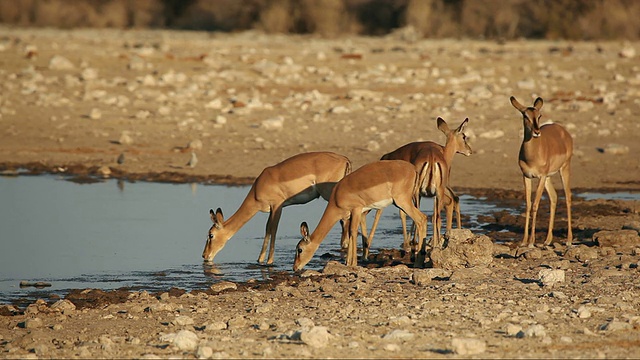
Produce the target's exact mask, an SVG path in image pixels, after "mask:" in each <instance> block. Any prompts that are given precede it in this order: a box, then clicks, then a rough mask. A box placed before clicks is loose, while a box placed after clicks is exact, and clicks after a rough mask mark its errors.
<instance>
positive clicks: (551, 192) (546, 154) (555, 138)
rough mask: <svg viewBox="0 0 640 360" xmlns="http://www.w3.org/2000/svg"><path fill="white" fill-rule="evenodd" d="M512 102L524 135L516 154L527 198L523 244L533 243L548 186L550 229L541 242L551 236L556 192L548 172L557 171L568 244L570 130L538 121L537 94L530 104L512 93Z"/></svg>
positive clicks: (540, 102)
mask: <svg viewBox="0 0 640 360" xmlns="http://www.w3.org/2000/svg"><path fill="white" fill-rule="evenodd" d="M510 100H511V105H513V107H515V108H516V109H517V110H518V111H520V113H522V119H523V126H524V137H523V139H522V145H521V146H520V154H519V155H518V164H519V165H520V170H522V178H523V180H524V195H525V202H526V206H527V209H526V212H525V225H524V237H523V238H522V245H523V246H529V247H533V244H534V243H535V233H536V215H537V213H538V206H539V205H540V198H541V197H542V191H543V188H544V189H546V190H547V195H548V196H549V203H550V215H549V229H548V231H547V238H546V240H545V241H544V245H549V244H551V241H552V240H553V222H554V219H555V214H556V204H557V201H558V195H557V194H556V190H555V189H554V187H553V183H552V182H551V176H552V175H554V174H555V173H557V172H560V178H561V179H562V187H563V188H564V195H565V199H566V202H567V223H568V225H567V228H568V229H567V242H566V243H567V246H569V245H571V241H572V239H573V233H572V230H571V188H570V186H569V180H570V175H571V173H570V165H571V156H572V154H573V139H572V138H571V135H570V134H569V132H568V131H567V130H566V129H565V128H564V127H562V126H561V125H558V124H553V123H547V124H542V125H541V124H540V118H541V117H542V114H541V113H540V109H541V108H542V104H543V102H542V98H537V99H536V100H535V101H534V102H533V106H530V107H527V106H524V105H522V104H521V103H520V102H518V100H516V98H515V97H513V96H512V97H511V98H510ZM533 178H538V179H539V182H538V186H537V188H536V195H535V198H534V199H533V206H532V204H531V179H533Z"/></svg>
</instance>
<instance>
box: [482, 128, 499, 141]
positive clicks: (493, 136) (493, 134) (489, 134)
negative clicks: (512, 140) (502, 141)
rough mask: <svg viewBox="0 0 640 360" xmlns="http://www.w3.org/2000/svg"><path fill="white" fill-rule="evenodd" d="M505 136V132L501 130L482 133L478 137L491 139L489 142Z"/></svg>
mask: <svg viewBox="0 0 640 360" xmlns="http://www.w3.org/2000/svg"><path fill="white" fill-rule="evenodd" d="M503 136H504V131H502V130H499V129H495V130H489V131H485V132H483V133H480V135H478V137H480V138H482V139H489V140H494V139H499V138H501V137H503Z"/></svg>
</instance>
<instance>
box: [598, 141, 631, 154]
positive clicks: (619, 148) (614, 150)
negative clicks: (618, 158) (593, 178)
mask: <svg viewBox="0 0 640 360" xmlns="http://www.w3.org/2000/svg"><path fill="white" fill-rule="evenodd" d="M602 151H603V152H604V153H605V154H612V155H624V154H628V153H629V147H628V146H626V145H621V144H608V145H607V146H605V147H604V149H602Z"/></svg>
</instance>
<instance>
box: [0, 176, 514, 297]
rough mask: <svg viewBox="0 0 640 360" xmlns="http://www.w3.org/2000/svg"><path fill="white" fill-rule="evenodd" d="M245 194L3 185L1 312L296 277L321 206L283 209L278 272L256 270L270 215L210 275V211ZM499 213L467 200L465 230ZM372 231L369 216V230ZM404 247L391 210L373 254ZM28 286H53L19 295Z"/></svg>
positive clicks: (333, 245) (230, 205)
mask: <svg viewBox="0 0 640 360" xmlns="http://www.w3.org/2000/svg"><path fill="white" fill-rule="evenodd" d="M248 191H249V187H248V186H237V187H229V186H218V185H206V186H205V185H196V184H177V185H176V184H162V183H148V182H137V183H129V182H122V181H117V180H106V181H102V182H98V183H93V184H77V183H74V182H70V181H67V180H65V179H64V178H61V177H55V176H19V177H0V203H1V206H0V246H1V248H2V251H0V303H7V302H11V301H13V300H18V299H21V298H26V299H34V298H38V297H45V298H46V297H48V296H49V295H50V294H57V295H64V294H66V292H67V291H68V290H69V289H78V288H80V289H82V288H100V289H104V290H108V289H116V288H120V287H130V288H133V289H139V290H148V291H159V290H167V289H169V288H171V287H178V288H183V289H186V290H193V289H206V288H207V287H209V286H210V285H211V284H212V283H214V282H216V281H219V280H230V281H246V280H249V279H256V280H263V279H268V278H269V277H270V276H271V275H272V274H273V273H274V272H280V271H291V270H290V269H291V266H292V264H293V256H294V248H295V245H296V244H297V242H298V241H299V239H300V234H299V228H300V223H301V222H302V221H307V222H308V223H309V226H310V228H311V231H313V229H314V228H315V226H316V224H317V222H318V221H319V219H320V217H321V216H322V212H323V210H324V207H325V206H326V202H325V201H324V200H321V199H319V200H315V201H312V202H311V203H309V204H306V205H296V206H292V207H288V208H285V209H284V211H283V216H282V219H281V221H280V226H279V227H278V240H277V243H276V252H275V266H271V267H265V266H258V265H257V263H256V259H257V257H258V254H259V252H260V247H261V245H262V238H263V236H264V228H265V224H266V219H267V214H265V213H258V214H257V215H256V216H255V217H254V218H253V219H251V220H250V221H249V222H248V223H247V224H246V225H245V226H244V227H243V228H242V229H240V231H238V233H236V235H235V236H234V237H233V238H232V239H231V240H230V241H229V242H228V243H227V244H226V246H225V247H224V248H223V249H222V251H221V252H220V253H218V255H217V256H216V258H215V264H214V265H213V266H212V265H210V264H204V263H203V261H202V258H201V253H202V250H203V247H204V244H205V239H206V235H207V231H208V229H209V227H210V226H211V220H210V218H209V209H211V208H213V209H214V210H215V209H216V208H217V207H222V209H223V212H224V214H225V216H226V217H229V216H231V215H232V214H233V212H234V211H235V210H236V209H237V208H238V207H239V206H240V203H241V202H242V200H243V199H244V197H245V196H246V194H247V192H248ZM432 205H433V201H431V200H430V199H423V201H422V210H423V211H425V212H427V213H430V212H431V208H432ZM499 210H502V209H501V208H500V207H499V206H498V205H496V203H495V202H491V201H488V200H487V199H484V198H480V199H478V198H474V197H472V196H468V195H463V196H461V212H462V214H463V217H464V219H463V227H465V228H469V229H471V230H474V231H477V232H482V228H481V225H482V224H479V223H478V221H477V215H479V214H487V213H490V212H493V211H499ZM509 211H511V212H515V210H514V209H509ZM467 217H468V218H467ZM372 222H373V214H370V215H369V218H368V224H369V226H370V225H371V224H372ZM429 233H431V225H429ZM339 239H340V226H339V225H338V224H336V225H335V226H334V228H333V229H332V231H331V232H330V233H329V235H328V236H327V238H326V239H325V241H324V242H323V243H322V245H321V246H320V248H319V249H318V251H317V253H316V256H315V257H314V259H313V260H312V261H311V262H310V263H309V264H308V265H307V268H309V269H320V268H321V267H322V266H323V265H324V263H325V262H326V261H327V260H326V259H323V258H321V257H320V255H322V254H326V253H330V254H332V255H334V256H335V257H334V258H336V259H339V258H340V257H341V256H342V254H341V252H340V251H339ZM401 243H402V236H401V227H400V221H399V218H398V211H397V209H396V208H395V207H393V206H391V207H389V208H387V209H386V211H385V212H384V214H383V216H382V218H381V220H380V224H379V227H378V231H377V232H376V236H375V239H374V243H373V246H372V251H373V252H375V251H376V249H379V248H397V247H400V245H401ZM21 281H29V282H37V281H42V282H46V283H50V284H51V285H52V286H51V287H47V288H44V289H35V288H33V287H25V288H21V287H20V286H19V284H20V282H21Z"/></svg>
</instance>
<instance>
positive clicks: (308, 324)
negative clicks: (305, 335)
mask: <svg viewBox="0 0 640 360" xmlns="http://www.w3.org/2000/svg"><path fill="white" fill-rule="evenodd" d="M296 324H298V325H300V326H301V327H302V328H306V329H311V328H312V327H314V326H315V324H314V323H313V320H311V319H309V318H306V317H302V318H298V319H296Z"/></svg>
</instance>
